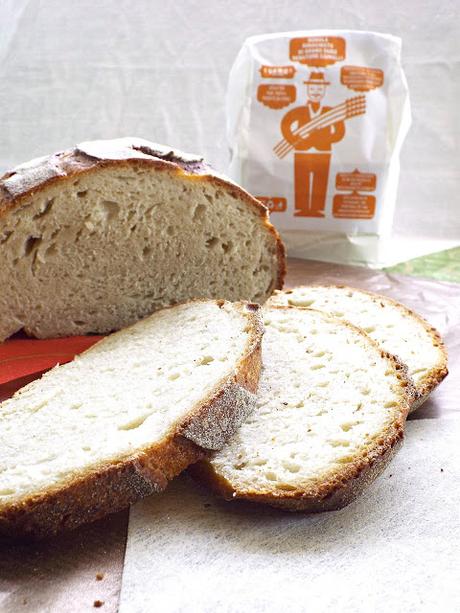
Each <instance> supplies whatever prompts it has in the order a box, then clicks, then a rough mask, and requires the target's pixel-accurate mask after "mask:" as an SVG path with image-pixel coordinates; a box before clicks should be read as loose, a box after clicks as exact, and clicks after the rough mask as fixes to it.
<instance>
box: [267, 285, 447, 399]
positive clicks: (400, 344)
mask: <svg viewBox="0 0 460 613" xmlns="http://www.w3.org/2000/svg"><path fill="white" fill-rule="evenodd" d="M269 304H291V305H294V306H300V307H311V308H313V309H319V310H321V311H326V312H328V313H331V314H332V315H334V316H335V317H340V318H342V319H345V320H347V321H349V322H351V323H352V324H354V325H355V326H358V327H359V328H361V329H362V330H364V331H365V332H366V333H367V334H368V335H369V336H370V337H371V338H372V339H373V340H374V341H376V342H377V343H378V344H379V345H380V347H381V348H382V349H383V350H384V351H387V352H388V353H391V354H393V355H394V356H396V357H397V358H398V359H399V360H401V362H403V363H404V364H405V365H406V366H407V368H408V373H409V376H410V377H411V378H412V380H413V382H414V384H415V389H416V395H415V397H414V402H413V403H412V406H411V409H410V410H411V411H414V410H415V409H416V408H418V407H419V406H420V405H421V404H422V403H423V402H425V400H426V399H427V397H428V395H429V394H430V393H431V392H432V391H433V389H434V388H435V387H436V386H437V385H439V383H441V381H442V380H443V379H444V377H445V376H446V375H447V372H448V370H447V352H446V349H445V347H444V345H443V342H442V340H441V337H440V335H439V334H438V332H437V331H436V330H435V329H434V328H433V327H432V326H430V324H429V323H428V322H426V321H425V320H424V319H422V317H420V315H417V313H414V311H411V310H410V309H408V308H407V307H405V306H404V305H403V304H401V303H400V302H396V300H392V299H391V298H388V297H387V296H380V295H379V294H374V293H373V292H368V291H364V290H361V289H355V288H352V287H346V286H344V285H310V286H303V287H295V288H293V289H288V290H285V291H282V292H275V295H274V296H273V297H272V298H271V299H270V301H269Z"/></svg>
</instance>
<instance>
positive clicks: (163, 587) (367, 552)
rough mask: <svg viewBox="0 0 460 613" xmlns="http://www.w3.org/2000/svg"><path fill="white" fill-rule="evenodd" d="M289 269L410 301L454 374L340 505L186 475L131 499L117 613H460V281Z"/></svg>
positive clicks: (306, 277) (314, 267)
mask: <svg viewBox="0 0 460 613" xmlns="http://www.w3.org/2000/svg"><path fill="white" fill-rule="evenodd" d="M289 272H290V274H289V284H291V285H293V284H298V283H307V282H311V281H316V282H318V281H322V282H336V283H337V282H342V283H349V284H352V285H354V286H357V287H367V288H372V289H374V290H376V291H380V292H382V293H385V294H387V295H390V296H394V297H396V298H399V299H401V300H403V301H404V302H405V303H406V304H408V305H409V306H412V307H414V308H416V309H417V310H418V311H419V312H420V313H422V314H423V315H425V316H426V317H427V318H428V319H429V320H430V321H431V322H432V323H433V324H435V325H436V326H437V327H438V328H439V329H440V331H441V332H442V333H443V335H444V338H445V339H446V342H447V343H448V346H449V349H450V354H451V355H450V368H451V374H450V376H449V377H448V379H447V380H446V381H445V382H444V384H442V385H441V387H440V388H439V389H438V390H437V391H436V392H435V393H434V394H433V396H432V398H431V399H430V400H429V401H428V402H427V403H426V405H424V407H423V408H421V409H420V410H419V411H418V412H417V413H416V414H415V415H414V416H413V418H412V419H411V420H410V421H409V422H408V424H407V436H406V443H405V446H404V447H403V449H402V450H401V451H400V452H399V454H398V455H397V457H396V459H395V460H394V462H393V463H392V464H391V465H390V466H389V467H388V469H387V470H386V472H385V473H384V475H383V476H382V477H381V478H380V479H379V480H377V482H376V483H375V484H373V485H372V486H371V488H369V490H368V491H367V492H366V493H365V494H364V495H363V496H362V497H361V498H360V499H359V500H357V501H355V502H354V503H353V504H351V505H350V506H348V507H347V508H345V509H342V510H341V511H336V512H331V513H323V514H319V515H310V516H308V515H301V514H291V513H285V512H282V511H277V510H271V509H268V508H265V507H262V506H257V505H251V504H249V503H241V502H234V503H227V502H224V501H221V500H219V499H217V498H215V497H214V496H212V495H210V494H209V493H208V492H207V491H205V490H204V489H202V488H201V487H198V486H197V485H196V484H195V483H194V482H193V481H192V480H191V479H189V478H188V477H181V478H180V479H178V480H177V481H176V482H175V483H174V484H173V485H172V486H171V487H170V489H169V490H168V491H167V492H166V493H165V494H164V495H163V496H161V497H160V498H156V499H155V498H150V499H148V500H145V501H143V502H142V503H140V504H139V505H137V506H135V507H133V509H132V510H131V515H130V524H129V532H128V535H129V536H128V544H127V552H126V558H125V568H124V573H123V584H122V593H121V601H120V613H134V612H136V613H137V612H139V613H140V612H144V611H171V612H173V611H174V612H176V611H184V612H185V611H187V612H188V613H190V612H194V611H197V612H200V613H201V612H210V613H211V612H215V611H219V612H220V613H224V612H245V611H251V612H259V611H260V612H266V611H283V610H285V611H308V612H311V613H317V612H320V611H334V612H337V611H344V612H350V613H351V612H353V613H358V612H363V613H364V612H366V613H368V612H370V611H372V612H386V611H391V612H392V613H395V612H399V611H404V612H410V611H414V612H415V611H417V612H418V611H446V612H447V611H449V612H450V611H458V610H460V558H459V553H458V552H459V549H460V511H459V509H460V473H459V468H458V465H459V452H458V448H459V440H460V419H459V417H460V414H459V412H458V396H459V392H458V389H459V377H458V363H459V357H460V346H459V345H460V335H459V327H458V324H459V315H460V288H459V287H458V286H455V285H443V284H439V283H434V282H430V281H426V280H423V279H408V278H404V277H392V276H388V275H386V274H385V273H375V274H372V273H369V271H365V270H361V269H358V270H356V269H350V268H345V267H334V268H331V267H330V266H327V265H324V264H320V263H314V264H313V263H311V262H310V263H308V266H306V265H305V263H301V262H295V261H292V262H291V264H290V268H289Z"/></svg>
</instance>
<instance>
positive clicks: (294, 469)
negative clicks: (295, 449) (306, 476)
mask: <svg viewBox="0 0 460 613" xmlns="http://www.w3.org/2000/svg"><path fill="white" fill-rule="evenodd" d="M283 468H285V469H286V470H287V471H289V472H290V473H298V472H299V471H300V465H299V464H294V463H293V462H283Z"/></svg>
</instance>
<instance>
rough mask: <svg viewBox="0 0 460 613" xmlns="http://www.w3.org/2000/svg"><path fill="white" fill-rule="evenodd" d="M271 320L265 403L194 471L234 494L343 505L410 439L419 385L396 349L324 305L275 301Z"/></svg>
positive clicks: (306, 505)
mask: <svg viewBox="0 0 460 613" xmlns="http://www.w3.org/2000/svg"><path fill="white" fill-rule="evenodd" d="M265 326H266V331H265V336H264V342H263V349H262V357H263V364H264V367H263V371H262V375H261V379H260V384H259V392H258V401H257V408H256V410H255V411H254V412H253V413H252V414H251V415H250V416H249V417H248V419H247V420H246V421H245V422H244V423H243V425H242V426H241V428H240V429H239V430H238V431H237V432H236V434H235V435H234V436H233V437H232V438H231V439H230V442H229V443H228V444H227V445H226V446H225V447H224V448H223V449H222V450H220V451H218V452H216V453H215V454H213V455H212V457H211V459H210V460H208V461H204V462H199V463H198V464H197V465H196V466H194V467H192V472H193V474H194V475H195V476H197V477H198V478H199V479H200V480H202V481H203V482H204V483H206V484H208V485H209V486H210V487H211V488H212V489H214V490H215V491H216V492H218V493H220V494H222V495H223V496H224V497H225V498H227V499H229V500H231V499H235V498H238V499H246V500H249V501H254V502H263V503H267V504H269V505H272V506H275V507H282V508H286V509H290V510H294V511H312V512H313V511H325V510H332V509H338V508H340V507H343V506H344V505H346V504H348V503H349V502H350V501H352V500H353V499H354V498H355V497H356V496H357V495H358V494H359V493H360V492H361V491H362V490H363V489H364V487H365V486H367V485H368V484H369V483H370V482H371V481H372V480H373V479H374V478H375V477H376V476H377V475H378V474H379V473H380V472H381V471H382V470H383V468H384V467H385V465H386V464H387V463H388V461H389V460H390V458H391V457H392V456H393V454H394V453H395V451H396V449H397V448H398V447H399V445H400V443H401V442H402V439H403V431H404V424H405V419H406V415H407V412H408V410H409V403H410V401H411V395H412V385H411V383H410V381H409V379H407V378H406V377H405V374H404V368H403V367H402V366H401V365H400V364H399V363H398V362H397V360H396V359H395V358H393V357H391V356H388V355H387V354H385V353H384V352H383V351H382V350H381V349H380V348H379V347H378V346H377V344H376V343H374V341H372V340H371V339H370V338H369V337H368V336H366V335H365V334H364V333H363V332H362V331H360V330H358V329H357V328H355V327H354V326H352V325H351V324H348V323H345V322H343V321H340V320H339V319H336V318H334V317H331V316H329V315H327V314H325V313H321V312H318V311H314V310H310V309H302V308H296V307H281V306H280V307H270V308H267V309H265Z"/></svg>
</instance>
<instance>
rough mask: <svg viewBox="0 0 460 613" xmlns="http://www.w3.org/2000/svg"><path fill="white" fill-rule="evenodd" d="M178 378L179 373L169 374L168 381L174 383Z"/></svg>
mask: <svg viewBox="0 0 460 613" xmlns="http://www.w3.org/2000/svg"><path fill="white" fill-rule="evenodd" d="M179 377H180V373H178V372H173V373H171V374H170V375H169V377H168V379H169V380H170V381H175V380H176V379H179Z"/></svg>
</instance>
